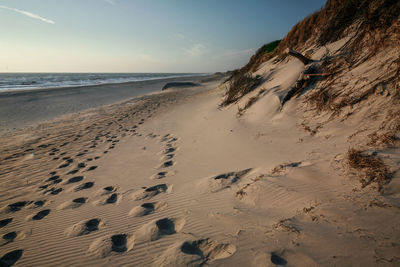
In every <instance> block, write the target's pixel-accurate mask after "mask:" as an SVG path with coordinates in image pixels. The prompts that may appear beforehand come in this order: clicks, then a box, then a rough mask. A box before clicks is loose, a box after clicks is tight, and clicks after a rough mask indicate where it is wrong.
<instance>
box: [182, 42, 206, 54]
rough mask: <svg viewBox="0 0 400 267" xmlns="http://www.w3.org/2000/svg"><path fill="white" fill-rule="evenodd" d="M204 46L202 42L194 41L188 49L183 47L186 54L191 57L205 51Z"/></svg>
mask: <svg viewBox="0 0 400 267" xmlns="http://www.w3.org/2000/svg"><path fill="white" fill-rule="evenodd" d="M206 50H207V49H206V46H205V45H204V44H202V43H195V44H193V45H192V46H191V47H190V48H189V49H184V51H185V52H186V54H187V55H188V56H191V57H199V56H201V55H203V54H204V53H205V52H206Z"/></svg>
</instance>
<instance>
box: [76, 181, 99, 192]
mask: <svg viewBox="0 0 400 267" xmlns="http://www.w3.org/2000/svg"><path fill="white" fill-rule="evenodd" d="M93 185H94V182H86V183H83V184H81V185H79V186H77V187H76V188H75V191H81V190H85V189H89V188H91V187H93Z"/></svg>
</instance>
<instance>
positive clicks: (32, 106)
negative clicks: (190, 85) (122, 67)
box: [0, 76, 208, 134]
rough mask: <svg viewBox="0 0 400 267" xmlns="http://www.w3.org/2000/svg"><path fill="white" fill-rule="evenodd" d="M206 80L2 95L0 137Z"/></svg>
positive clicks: (56, 89)
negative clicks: (169, 87) (169, 86)
mask: <svg viewBox="0 0 400 267" xmlns="http://www.w3.org/2000/svg"><path fill="white" fill-rule="evenodd" d="M206 77H208V76H193V77H181V78H168V79H160V80H150V81H140V82H129V83H119V84H103V85H94V86H80V87H66V88H48V89H36V90H24V91H12V92H11V91H10V92H1V93H0V134H2V133H5V132H12V131H14V130H16V129H19V128H23V127H26V126H32V125H34V124H36V123H39V122H43V121H46V120H51V119H53V118H56V117H58V116H62V115H66V114H71V113H76V112H80V111H83V110H86V109H90V108H95V107H100V106H103V105H108V104H112V103H116V102H119V101H123V100H126V99H129V98H133V97H137V96H140V95H144V94H148V93H152V92H159V91H161V89H162V87H163V86H164V85H165V84H166V83H168V82H180V81H191V82H197V81H199V80H201V79H204V78H206Z"/></svg>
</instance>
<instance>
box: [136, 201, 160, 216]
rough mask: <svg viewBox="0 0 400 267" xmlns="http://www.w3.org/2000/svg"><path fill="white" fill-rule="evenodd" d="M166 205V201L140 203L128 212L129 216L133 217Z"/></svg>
mask: <svg viewBox="0 0 400 267" xmlns="http://www.w3.org/2000/svg"><path fill="white" fill-rule="evenodd" d="M166 207H167V203H165V202H148V203H143V204H142V205H140V206H137V207H134V208H133V209H131V211H130V212H129V216H133V217H141V216H146V215H149V214H152V213H154V212H155V211H157V210H163V209H164V208H166Z"/></svg>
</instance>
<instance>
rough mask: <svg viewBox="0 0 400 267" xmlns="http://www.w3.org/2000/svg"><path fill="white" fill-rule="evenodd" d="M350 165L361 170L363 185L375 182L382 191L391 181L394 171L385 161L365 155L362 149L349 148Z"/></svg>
mask: <svg viewBox="0 0 400 267" xmlns="http://www.w3.org/2000/svg"><path fill="white" fill-rule="evenodd" d="M347 159H348V163H349V166H350V167H351V168H353V169H355V170H357V171H360V172H361V180H360V181H361V184H362V187H365V186H367V185H370V184H371V183H372V182H375V183H376V184H377V185H378V190H379V191H380V190H381V189H382V187H383V186H384V185H385V184H388V183H389V182H390V179H391V178H392V173H391V172H390V170H389V168H388V167H387V166H386V165H385V163H384V162H383V161H382V160H381V159H379V158H377V157H376V156H373V155H365V154H363V153H362V151H361V150H357V149H354V148H352V149H349V151H348V153H347Z"/></svg>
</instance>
